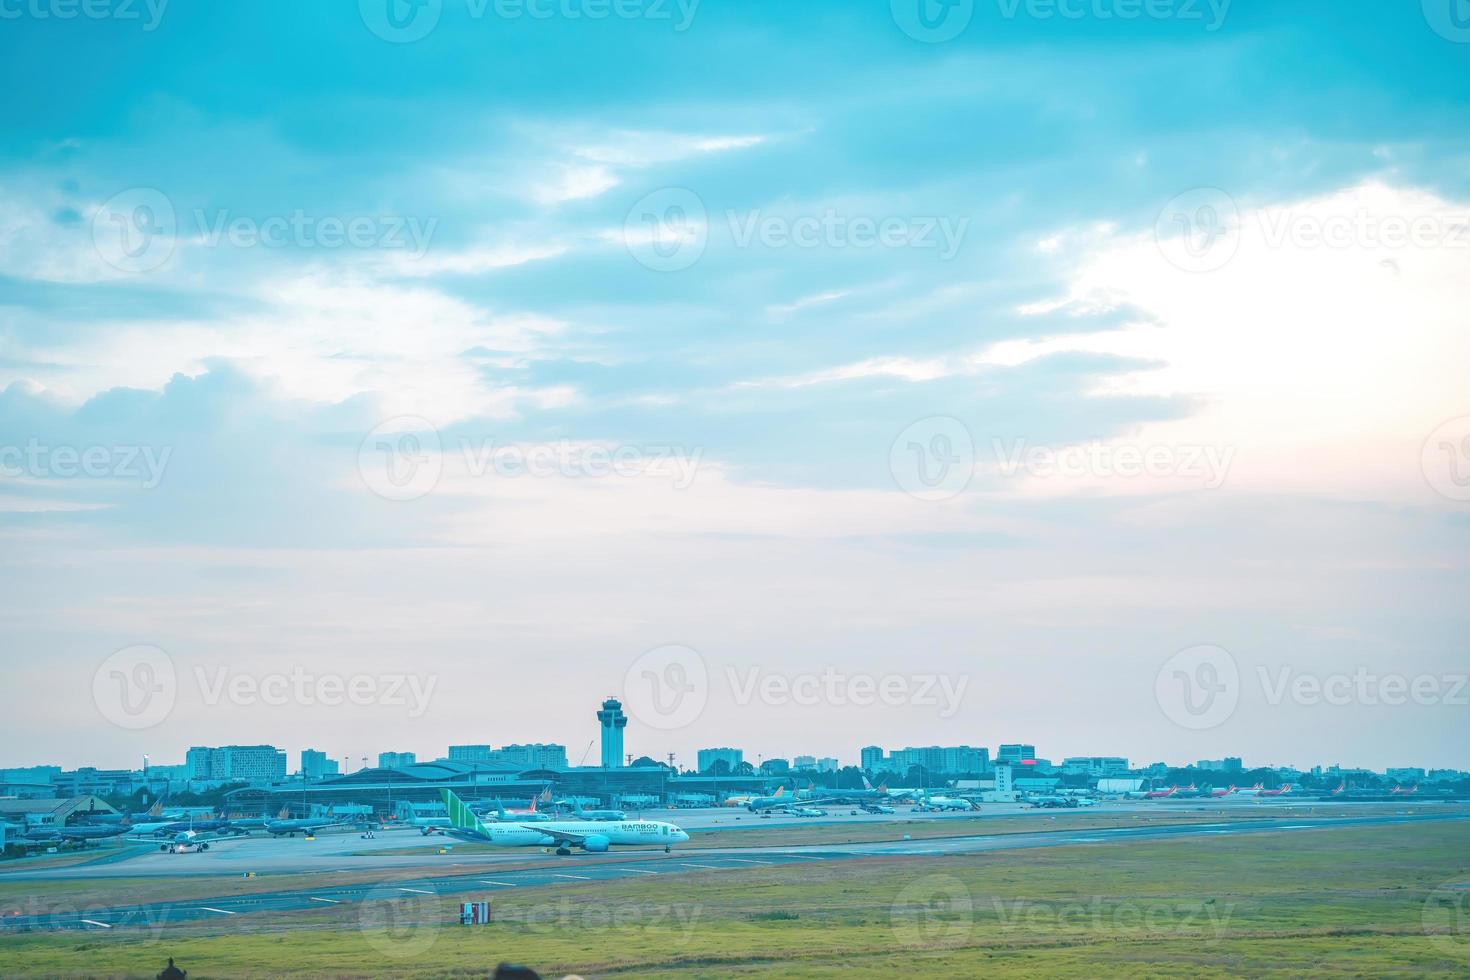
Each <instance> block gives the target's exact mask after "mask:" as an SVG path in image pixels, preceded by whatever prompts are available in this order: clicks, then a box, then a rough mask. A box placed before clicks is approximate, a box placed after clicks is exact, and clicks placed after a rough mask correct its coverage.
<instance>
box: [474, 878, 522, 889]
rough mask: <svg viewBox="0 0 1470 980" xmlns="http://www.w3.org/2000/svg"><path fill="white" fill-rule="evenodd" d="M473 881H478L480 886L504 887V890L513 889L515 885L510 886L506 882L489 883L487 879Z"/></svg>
mask: <svg viewBox="0 0 1470 980" xmlns="http://www.w3.org/2000/svg"><path fill="white" fill-rule="evenodd" d="M475 880H476V881H478V882H479V883H480V884H482V885H504V886H505V887H506V888H514V887H515V885H513V884H511V883H510V882H508V881H490V880H489V879H486V878H477V879H475Z"/></svg>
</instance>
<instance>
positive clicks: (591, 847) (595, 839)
mask: <svg viewBox="0 0 1470 980" xmlns="http://www.w3.org/2000/svg"><path fill="white" fill-rule="evenodd" d="M610 843H612V842H611V841H609V840H608V839H607V838H606V837H604V836H603V835H602V834H593V835H591V836H590V837H588V838H587V839H586V840H584V841H582V850H584V851H591V852H592V853H593V854H602V853H603V852H605V851H606V850H607V846H608V845H609V844H610Z"/></svg>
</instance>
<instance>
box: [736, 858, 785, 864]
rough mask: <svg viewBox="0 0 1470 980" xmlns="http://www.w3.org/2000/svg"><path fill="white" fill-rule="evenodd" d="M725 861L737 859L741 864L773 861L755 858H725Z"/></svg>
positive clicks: (770, 862)
mask: <svg viewBox="0 0 1470 980" xmlns="http://www.w3.org/2000/svg"><path fill="white" fill-rule="evenodd" d="M725 860H726V861H739V862H740V863H741V864H774V863H775V862H774V861H757V860H755V858H725Z"/></svg>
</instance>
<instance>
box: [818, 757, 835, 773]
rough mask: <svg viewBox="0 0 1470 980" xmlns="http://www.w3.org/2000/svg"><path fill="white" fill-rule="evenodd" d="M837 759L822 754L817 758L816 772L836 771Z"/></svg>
mask: <svg viewBox="0 0 1470 980" xmlns="http://www.w3.org/2000/svg"><path fill="white" fill-rule="evenodd" d="M836 771H837V760H836V759H834V758H832V757H831V756H823V757H822V758H820V759H818V760H817V772H836Z"/></svg>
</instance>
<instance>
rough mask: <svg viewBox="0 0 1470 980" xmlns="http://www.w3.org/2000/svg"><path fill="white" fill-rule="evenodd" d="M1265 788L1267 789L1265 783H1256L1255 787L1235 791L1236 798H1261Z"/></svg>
mask: <svg viewBox="0 0 1470 980" xmlns="http://www.w3.org/2000/svg"><path fill="white" fill-rule="evenodd" d="M1264 788H1265V784H1264V783H1256V784H1255V785H1254V786H1247V787H1245V789H1237V790H1236V791H1235V795H1236V796H1259V795H1261V791H1262V789H1264Z"/></svg>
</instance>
